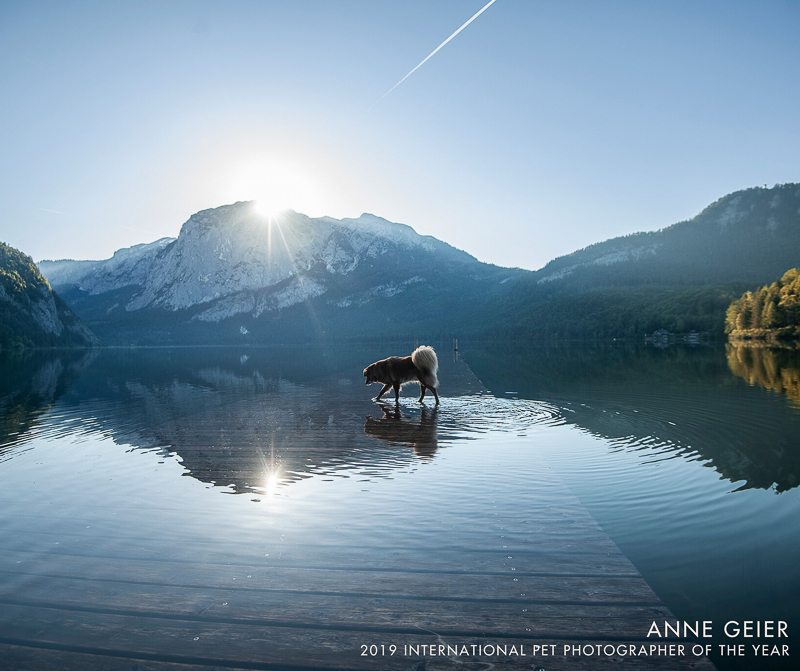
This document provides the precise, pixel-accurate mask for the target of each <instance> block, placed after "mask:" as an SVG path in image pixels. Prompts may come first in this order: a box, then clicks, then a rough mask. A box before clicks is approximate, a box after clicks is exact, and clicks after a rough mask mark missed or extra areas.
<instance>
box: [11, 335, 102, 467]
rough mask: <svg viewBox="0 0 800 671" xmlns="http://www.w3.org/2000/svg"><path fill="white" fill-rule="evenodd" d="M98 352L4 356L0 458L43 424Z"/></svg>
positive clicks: (18, 353)
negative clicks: (60, 397) (49, 412)
mask: <svg viewBox="0 0 800 671" xmlns="http://www.w3.org/2000/svg"><path fill="white" fill-rule="evenodd" d="M96 355H97V352H96V350H64V351H63V352H61V353H59V354H56V353H55V352H52V351H47V350H45V351H26V352H11V353H5V354H2V355H0V454H2V453H3V452H5V451H7V450H8V449H9V448H10V447H11V446H13V445H15V444H16V443H17V442H18V441H19V440H20V437H24V436H25V435H27V434H28V433H29V432H30V431H31V430H32V429H33V428H34V427H36V426H37V424H38V423H39V420H40V417H41V416H42V415H43V414H44V413H45V412H46V411H47V410H49V409H50V408H51V407H52V405H53V403H54V402H55V400H56V399H57V398H58V397H59V396H61V395H62V394H63V393H64V391H65V390H66V389H67V387H68V386H69V385H70V383H71V382H72V381H73V380H74V379H75V378H76V377H77V375H78V374H79V373H80V372H81V371H82V370H84V369H85V368H86V367H87V366H88V365H89V364H90V363H91V361H92V360H93V359H94V358H95V356H96Z"/></svg>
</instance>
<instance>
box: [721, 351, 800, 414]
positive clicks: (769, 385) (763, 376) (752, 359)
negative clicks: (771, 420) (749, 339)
mask: <svg viewBox="0 0 800 671" xmlns="http://www.w3.org/2000/svg"><path fill="white" fill-rule="evenodd" d="M726 351H727V353H728V366H729V368H730V369H731V372H732V373H733V374H734V375H738V376H739V377H741V378H743V379H745V380H746V381H747V384H749V385H759V386H760V387H764V388H765V389H770V390H772V391H774V392H777V393H779V394H783V395H784V396H786V397H787V398H788V399H789V403H791V404H792V405H793V406H794V407H795V408H800V352H798V351H797V350H794V349H774V348H767V347H758V346H753V345H750V344H740V343H737V344H729V345H727V346H726Z"/></svg>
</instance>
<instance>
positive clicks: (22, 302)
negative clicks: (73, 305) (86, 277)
mask: <svg viewBox="0 0 800 671" xmlns="http://www.w3.org/2000/svg"><path fill="white" fill-rule="evenodd" d="M95 344H97V338H95V336H94V334H92V333H91V331H89V329H87V328H86V326H85V325H84V324H83V323H82V322H81V321H80V319H78V318H77V317H76V316H75V314H74V313H73V312H72V310H70V309H69V308H68V307H67V305H66V304H65V303H64V301H63V300H61V298H60V297H59V296H58V295H57V294H56V293H55V292H54V291H53V290H52V289H51V288H50V285H49V284H48V282H47V280H46V279H45V278H44V276H43V275H42V274H41V272H39V269H38V268H37V267H36V264H34V262H33V259H31V257H29V256H27V255H25V254H23V253H22V252H20V251H19V250H17V249H15V248H14V247H10V246H9V245H6V244H5V243H0V349H6V348H9V347H63V346H72V347H76V346H77V347H85V346H91V345H95Z"/></svg>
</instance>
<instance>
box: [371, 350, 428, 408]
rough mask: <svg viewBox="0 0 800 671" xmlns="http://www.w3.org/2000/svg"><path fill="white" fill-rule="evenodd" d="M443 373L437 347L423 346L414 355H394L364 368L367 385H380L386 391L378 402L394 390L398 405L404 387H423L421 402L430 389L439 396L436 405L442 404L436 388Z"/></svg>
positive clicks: (421, 388) (383, 391)
mask: <svg viewBox="0 0 800 671" xmlns="http://www.w3.org/2000/svg"><path fill="white" fill-rule="evenodd" d="M438 370H439V360H438V359H437V358H436V352H434V351H433V347H428V346H427V345H423V346H422V347H417V349H415V350H414V352H413V354H412V355H411V356H402V357H401V356H390V357H389V358H388V359H382V360H381V361H376V362H375V363H373V364H370V365H369V366H367V367H366V368H365V369H364V378H365V381H366V384H372V383H373V382H380V383H381V384H382V385H383V389H381V390H380V392H379V393H378V396H377V397H376V398H375V400H376V401H380V400H381V396H383V395H384V394H385V393H386V392H387V391H389V390H390V389H394V402H395V403H398V402H399V400H400V387H401V386H402V385H404V384H419V386H420V394H419V400H420V403H421V402H422V399H423V398H425V392H426V390H428V389H430V390H431V391H432V392H433V395H434V396H435V397H436V405H439V394H438V393H436V387H438V386H439V380H438V379H437V378H436V371H438Z"/></svg>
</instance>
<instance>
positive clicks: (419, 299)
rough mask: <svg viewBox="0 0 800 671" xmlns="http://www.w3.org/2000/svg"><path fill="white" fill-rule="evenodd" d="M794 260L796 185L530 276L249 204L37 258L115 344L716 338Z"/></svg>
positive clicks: (391, 234)
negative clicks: (749, 293) (267, 213)
mask: <svg viewBox="0 0 800 671" xmlns="http://www.w3.org/2000/svg"><path fill="white" fill-rule="evenodd" d="M797 266H800V185H797V184H783V185H778V186H775V187H773V188H771V189H767V188H755V189H747V190H744V191H738V192H736V193H732V194H730V195H728V196H725V197H724V198H721V199H720V200H718V201H717V202H715V203H713V204H712V205H710V206H709V207H707V208H706V209H705V210H703V211H702V212H701V213H700V214H698V215H697V216H696V217H694V218H693V219H691V220H689V221H684V222H681V223H678V224H675V225H673V226H670V227H668V228H665V229H662V230H659V231H654V232H650V233H636V234H634V235H628V236H625V237H621V238H614V239H612V240H607V241H605V242H601V243H599V244H596V245H592V246H590V247H587V248H585V249H581V250H578V251H576V252H574V253H572V254H569V255H567V256H564V257H561V258H558V259H555V260H553V261H551V262H550V263H548V264H547V265H546V266H545V267H544V268H542V269H541V270H539V271H536V272H530V271H525V270H520V269H509V268H500V267H497V266H492V265H488V264H485V263H481V262H480V261H478V260H477V259H475V258H474V257H472V256H470V255H469V254H467V253H465V252H463V251H460V250H457V249H455V248H454V247H451V246H450V245H448V244H446V243H444V242H441V241H439V240H436V239H435V238H432V237H430V236H421V235H418V234H417V233H416V232H415V231H414V230H413V229H412V228H410V227H409V226H405V225H403V224H397V223H392V222H389V221H387V220H385V219H381V218H380V217H376V216H374V215H371V214H363V215H362V216H361V217H359V218H357V219H341V220H337V219H332V218H330V217H321V218H318V219H312V218H309V217H307V216H305V215H302V214H298V213H296V212H291V211H289V212H286V213H284V214H283V215H281V216H280V217H278V218H276V219H272V220H271V219H269V218H267V217H264V216H263V215H259V214H258V213H257V212H256V210H255V209H254V208H253V205H252V203H247V202H242V203H235V204H233V205H226V206H223V207H218V208H215V209H210V210H204V211H202V212H198V213H197V214H195V215H193V216H192V217H191V218H190V219H189V220H188V221H187V222H186V223H185V224H184V226H183V228H182V229H181V232H180V235H179V236H178V238H177V239H171V238H164V239H162V240H158V241H156V242H153V243H151V244H147V245H137V246H135V247H131V248H129V249H123V250H120V251H118V252H117V253H116V254H114V256H113V257H112V258H111V259H107V260H104V261H43V262H41V263H40V268H41V270H42V272H43V273H44V275H46V276H47V277H48V279H49V280H50V282H51V283H52V284H53V286H54V287H55V288H56V289H57V290H58V291H59V293H61V295H62V296H63V297H64V299H65V300H66V301H67V303H68V304H69V305H70V306H71V307H72V308H73V309H74V310H75V311H76V312H77V313H78V314H79V315H80V316H81V317H82V318H83V319H85V320H86V321H87V323H88V324H89V325H90V326H91V328H92V329H93V330H94V331H95V332H96V333H97V334H98V335H100V336H101V337H102V338H103V340H104V342H108V343H118V344H131V343H138V344H179V343H180V344H188V343H193V344H200V343H215V344H223V343H226V344H231V343H265V342H316V341H321V340H328V339H342V338H344V339H349V338H353V339H355V338H372V339H374V338H402V339H408V338H414V337H419V338H425V339H429V340H431V339H437V338H450V337H458V336H461V337H480V338H484V339H496V340H506V339H507V340H531V339H559V340H563V339H582V340H585V339H603V338H612V337H628V338H633V337H637V338H638V337H640V336H641V335H642V334H644V333H652V332H653V331H655V330H656V329H660V328H666V329H668V330H669V331H673V332H686V331H689V330H697V331H714V332H717V333H719V334H720V336H721V335H722V332H723V323H724V318H725V310H726V309H727V307H728V305H729V304H730V303H731V301H732V300H733V299H734V298H736V297H738V296H740V295H741V294H742V292H743V291H744V290H745V289H748V288H751V287H752V286H757V285H758V284H765V283H769V282H771V281H773V280H774V279H775V277H779V276H781V275H782V274H783V273H784V272H785V271H786V270H788V269H789V268H792V267H797Z"/></svg>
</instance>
